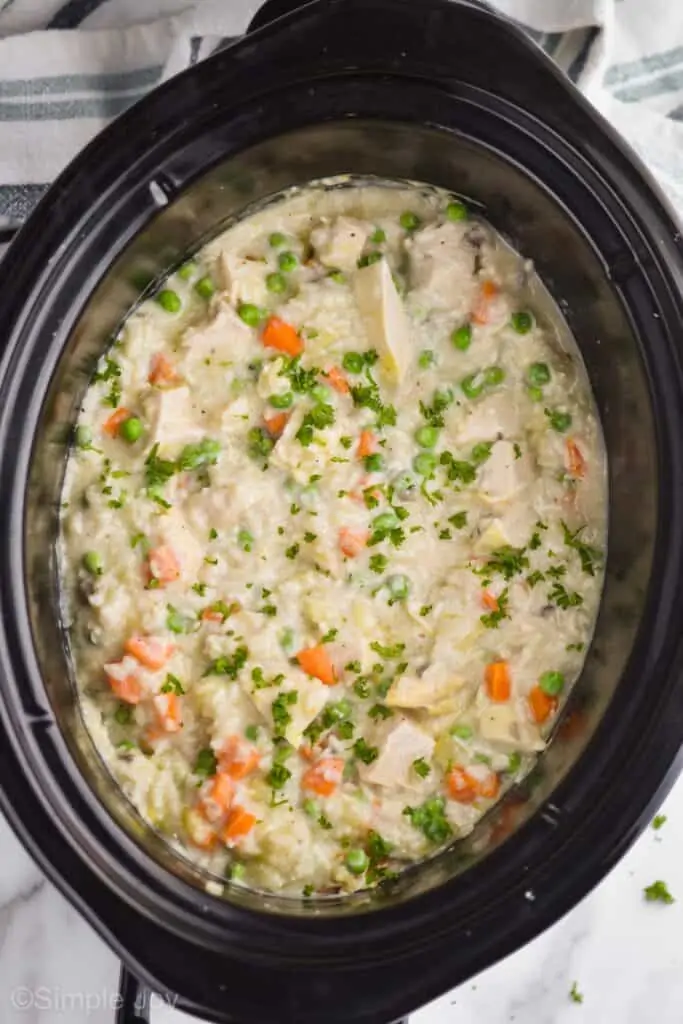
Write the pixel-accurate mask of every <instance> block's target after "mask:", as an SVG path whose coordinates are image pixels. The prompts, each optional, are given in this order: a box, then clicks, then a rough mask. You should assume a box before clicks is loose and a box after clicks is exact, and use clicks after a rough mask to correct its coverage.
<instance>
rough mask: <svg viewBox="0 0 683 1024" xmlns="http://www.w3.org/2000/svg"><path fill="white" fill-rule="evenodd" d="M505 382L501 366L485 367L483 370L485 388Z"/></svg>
mask: <svg viewBox="0 0 683 1024" xmlns="http://www.w3.org/2000/svg"><path fill="white" fill-rule="evenodd" d="M504 380H505V370H504V369H503V367H502V366H487V367H486V369H485V370H484V384H486V386H487V387H496V386H497V385H498V384H502V383H503V381H504Z"/></svg>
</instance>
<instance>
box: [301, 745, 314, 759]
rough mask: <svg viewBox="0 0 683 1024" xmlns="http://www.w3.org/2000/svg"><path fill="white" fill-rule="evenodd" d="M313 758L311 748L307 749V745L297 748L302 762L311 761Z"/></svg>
mask: <svg viewBox="0 0 683 1024" xmlns="http://www.w3.org/2000/svg"><path fill="white" fill-rule="evenodd" d="M313 756H314V755H313V747H309V746H308V744H302V745H301V746H300V747H299V757H303V759H304V761H312V760H313Z"/></svg>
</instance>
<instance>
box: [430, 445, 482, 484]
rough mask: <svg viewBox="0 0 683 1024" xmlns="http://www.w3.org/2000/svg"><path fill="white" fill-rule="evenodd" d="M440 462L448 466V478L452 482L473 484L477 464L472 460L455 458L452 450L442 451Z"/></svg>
mask: <svg viewBox="0 0 683 1024" xmlns="http://www.w3.org/2000/svg"><path fill="white" fill-rule="evenodd" d="M439 462H440V463H441V465H442V466H445V467H446V470H447V475H448V479H449V480H450V481H451V482H454V483H462V484H471V483H472V482H473V481H474V480H475V479H476V476H477V468H476V466H475V465H473V464H472V463H471V462H465V461H464V460H462V459H456V458H454V457H453V453H452V452H448V451H446V452H441V455H440V456H439Z"/></svg>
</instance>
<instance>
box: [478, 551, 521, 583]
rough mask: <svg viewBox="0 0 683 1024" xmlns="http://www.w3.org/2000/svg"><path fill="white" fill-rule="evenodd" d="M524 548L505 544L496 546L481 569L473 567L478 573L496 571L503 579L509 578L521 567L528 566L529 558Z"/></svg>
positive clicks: (484, 573) (516, 573) (518, 571)
mask: <svg viewBox="0 0 683 1024" xmlns="http://www.w3.org/2000/svg"><path fill="white" fill-rule="evenodd" d="M525 551H526V548H513V547H511V546H510V545H509V544H506V545H505V546H504V547H502V548H496V550H495V551H493V552H492V553H491V557H490V558H489V559H488V561H487V562H486V564H485V566H484V567H483V569H475V570H474V571H475V572H476V573H477V574H478V575H487V574H488V573H490V572H498V573H500V574H501V576H502V577H503V579H505V580H511V579H512V577H513V576H517V575H518V573H520V572H521V571H522V570H523V569H528V568H529V559H528V558H527V557H526V554H525Z"/></svg>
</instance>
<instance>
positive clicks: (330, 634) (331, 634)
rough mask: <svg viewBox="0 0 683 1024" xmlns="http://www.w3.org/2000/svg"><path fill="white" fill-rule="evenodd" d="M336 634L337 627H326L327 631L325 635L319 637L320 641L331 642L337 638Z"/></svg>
mask: <svg viewBox="0 0 683 1024" xmlns="http://www.w3.org/2000/svg"><path fill="white" fill-rule="evenodd" d="M338 634H339V630H338V629H328V631H327V633H325V635H324V636H322V637H321V638H320V643H321V644H331V643H333V642H334V641H335V640H336V639H337V636H338Z"/></svg>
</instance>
